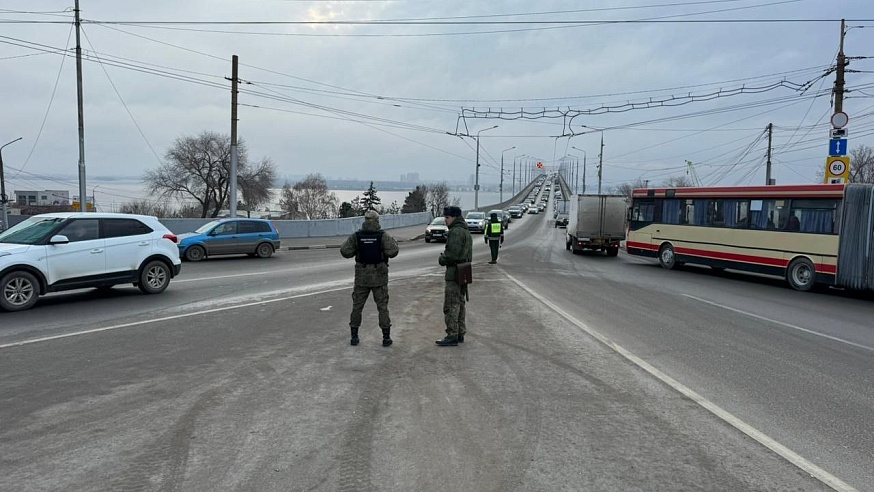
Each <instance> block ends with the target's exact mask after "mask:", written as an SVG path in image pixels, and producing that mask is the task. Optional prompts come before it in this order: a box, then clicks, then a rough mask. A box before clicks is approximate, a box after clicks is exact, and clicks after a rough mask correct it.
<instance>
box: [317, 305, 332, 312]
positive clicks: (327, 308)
mask: <svg viewBox="0 0 874 492" xmlns="http://www.w3.org/2000/svg"><path fill="white" fill-rule="evenodd" d="M332 307H333V306H328V307H323V308H322V309H319V311H330V310H331V308H332Z"/></svg>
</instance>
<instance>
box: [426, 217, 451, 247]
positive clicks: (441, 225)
mask: <svg viewBox="0 0 874 492" xmlns="http://www.w3.org/2000/svg"><path fill="white" fill-rule="evenodd" d="M447 234H449V227H447V226H446V219H445V218H444V217H437V218H435V219H434V220H432V221H431V223H430V224H428V226H427V227H425V242H426V243H430V242H431V241H444V242H445V241H446V235H447Z"/></svg>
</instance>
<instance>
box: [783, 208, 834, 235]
mask: <svg viewBox="0 0 874 492" xmlns="http://www.w3.org/2000/svg"><path fill="white" fill-rule="evenodd" d="M837 207H838V200H834V199H806V200H792V208H791V212H790V215H789V219H788V222H787V223H786V230H787V231H790V232H806V233H812V234H835V233H836V232H837V231H836V230H835V211H836V209H837Z"/></svg>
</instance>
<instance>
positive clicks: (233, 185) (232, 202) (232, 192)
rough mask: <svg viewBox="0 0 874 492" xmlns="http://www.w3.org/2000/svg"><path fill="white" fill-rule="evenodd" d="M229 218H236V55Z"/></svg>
mask: <svg viewBox="0 0 874 492" xmlns="http://www.w3.org/2000/svg"><path fill="white" fill-rule="evenodd" d="M228 202H229V205H230V207H229V208H230V215H231V217H236V216H237V55H233V56H232V57H231V178H230V190H229V193H228Z"/></svg>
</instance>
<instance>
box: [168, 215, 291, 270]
mask: <svg viewBox="0 0 874 492" xmlns="http://www.w3.org/2000/svg"><path fill="white" fill-rule="evenodd" d="M279 246H280V240H279V232H278V231H277V230H276V227H274V226H273V223H272V222H270V221H269V220H264V219H241V218H238V219H218V220H214V221H212V222H208V223H206V224H204V225H202V226H200V227H199V228H198V229H197V230H196V231H194V232H187V233H185V234H180V235H179V256H180V257H182V258H184V259H185V260H187V261H200V260H203V259H204V258H208V257H210V256H216V255H233V254H246V255H249V256H252V257H255V256H257V257H259V258H270V257H271V256H273V252H274V251H276V250H277V249H279Z"/></svg>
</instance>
